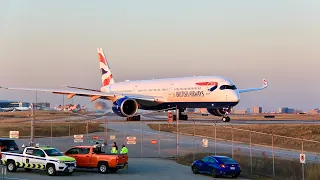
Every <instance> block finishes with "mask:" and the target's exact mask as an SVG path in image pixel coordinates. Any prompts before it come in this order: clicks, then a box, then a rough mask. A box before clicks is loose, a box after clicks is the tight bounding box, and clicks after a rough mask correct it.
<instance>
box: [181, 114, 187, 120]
mask: <svg viewBox="0 0 320 180" xmlns="http://www.w3.org/2000/svg"><path fill="white" fill-rule="evenodd" d="M179 119H180V120H188V115H184V114H181V115H179Z"/></svg>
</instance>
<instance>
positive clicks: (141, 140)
mask: <svg viewBox="0 0 320 180" xmlns="http://www.w3.org/2000/svg"><path fill="white" fill-rule="evenodd" d="M140 129H141V134H140V158H142V142H143V139H142V138H143V137H142V136H143V132H142V121H141V120H140Z"/></svg>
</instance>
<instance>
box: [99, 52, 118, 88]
mask: <svg viewBox="0 0 320 180" xmlns="http://www.w3.org/2000/svg"><path fill="white" fill-rule="evenodd" d="M97 51H98V59H99V62H100V71H101V82H102V86H108V85H110V84H113V83H114V79H113V76H112V73H111V70H110V67H109V65H108V61H107V58H106V56H105V55H104V52H103V50H102V48H98V49H97Z"/></svg>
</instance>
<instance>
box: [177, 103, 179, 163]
mask: <svg viewBox="0 0 320 180" xmlns="http://www.w3.org/2000/svg"><path fill="white" fill-rule="evenodd" d="M176 113H177V115H176V126H177V135H176V136H177V154H176V159H178V157H179V109H178V106H177V107H176Z"/></svg>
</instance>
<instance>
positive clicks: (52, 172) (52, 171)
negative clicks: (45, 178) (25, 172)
mask: <svg viewBox="0 0 320 180" xmlns="http://www.w3.org/2000/svg"><path fill="white" fill-rule="evenodd" d="M47 173H48V175H49V176H54V175H56V173H57V172H56V168H55V166H54V165H52V164H49V165H48V167H47Z"/></svg>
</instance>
